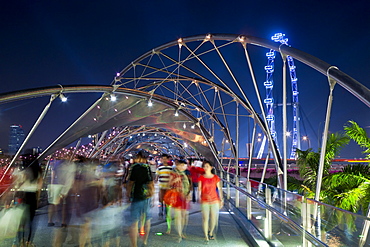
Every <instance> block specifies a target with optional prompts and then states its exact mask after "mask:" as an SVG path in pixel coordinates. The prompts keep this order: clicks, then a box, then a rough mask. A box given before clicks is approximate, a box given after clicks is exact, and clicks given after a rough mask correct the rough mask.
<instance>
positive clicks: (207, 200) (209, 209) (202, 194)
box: [199, 161, 223, 243]
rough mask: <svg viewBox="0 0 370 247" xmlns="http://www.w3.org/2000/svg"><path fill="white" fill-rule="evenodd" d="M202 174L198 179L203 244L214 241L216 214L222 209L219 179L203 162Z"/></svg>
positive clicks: (211, 166)
mask: <svg viewBox="0 0 370 247" xmlns="http://www.w3.org/2000/svg"><path fill="white" fill-rule="evenodd" d="M203 169H204V172H205V173H204V174H203V175H201V176H200V177H199V198H200V203H201V208H202V225H203V232H204V236H205V242H206V243H208V241H209V240H213V239H215V230H216V228H217V225H218V214H219V211H220V208H222V207H223V194H222V185H221V179H220V178H219V177H218V176H217V175H215V174H214V167H213V165H212V163H211V162H209V161H204V162H203Z"/></svg>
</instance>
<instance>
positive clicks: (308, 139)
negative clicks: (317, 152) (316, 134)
mask: <svg viewBox="0 0 370 247" xmlns="http://www.w3.org/2000/svg"><path fill="white" fill-rule="evenodd" d="M302 140H303V141H307V146H308V149H309V148H310V147H311V145H310V144H311V143H310V138H308V136H303V137H302Z"/></svg>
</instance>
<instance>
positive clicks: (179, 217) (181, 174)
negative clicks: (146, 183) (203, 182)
mask: <svg viewBox="0 0 370 247" xmlns="http://www.w3.org/2000/svg"><path fill="white" fill-rule="evenodd" d="M175 164H176V167H175V168H174V169H173V171H172V173H171V174H170V181H169V183H168V185H169V187H170V188H172V189H176V191H177V192H179V197H180V198H179V200H178V201H177V203H176V204H175V205H173V206H172V207H173V208H174V213H175V227H176V230H177V234H178V242H179V243H180V242H181V241H182V239H183V238H185V234H184V229H185V227H186V225H187V222H188V215H187V209H188V201H189V194H190V191H191V184H190V183H191V181H190V179H189V177H188V176H187V175H186V173H185V170H186V161H185V160H177V161H176V162H175ZM169 232H170V228H168V230H167V233H169Z"/></svg>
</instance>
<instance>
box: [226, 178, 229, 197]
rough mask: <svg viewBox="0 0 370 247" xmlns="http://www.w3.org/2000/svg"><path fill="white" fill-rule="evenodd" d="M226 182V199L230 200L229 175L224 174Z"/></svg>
mask: <svg viewBox="0 0 370 247" xmlns="http://www.w3.org/2000/svg"><path fill="white" fill-rule="evenodd" d="M226 181H227V185H226V198H227V199H228V200H230V173H227V174H226Z"/></svg>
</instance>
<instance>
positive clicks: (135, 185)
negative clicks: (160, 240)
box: [126, 151, 154, 247]
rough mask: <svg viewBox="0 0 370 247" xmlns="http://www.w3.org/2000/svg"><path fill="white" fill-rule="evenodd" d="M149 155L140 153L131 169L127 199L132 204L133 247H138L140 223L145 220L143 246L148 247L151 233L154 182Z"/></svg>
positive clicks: (131, 228) (131, 237) (130, 233)
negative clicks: (148, 162)
mask: <svg viewBox="0 0 370 247" xmlns="http://www.w3.org/2000/svg"><path fill="white" fill-rule="evenodd" d="M147 157H148V156H147V154H146V153H145V152H144V151H139V152H138V153H137V155H136V158H135V159H134V164H133V165H132V166H131V167H130V171H129V176H128V183H127V188H126V192H127V197H128V198H130V202H131V209H130V212H131V226H130V229H129V236H130V241H131V246H132V247H137V238H138V230H139V221H141V220H142V219H143V218H145V220H144V222H145V228H144V229H145V233H144V236H143V238H144V239H143V245H144V246H147V244H148V236H149V231H150V220H151V214H150V205H151V201H150V200H151V197H152V196H153V194H154V182H153V178H152V174H151V171H150V167H149V165H148V164H147Z"/></svg>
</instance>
